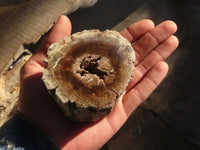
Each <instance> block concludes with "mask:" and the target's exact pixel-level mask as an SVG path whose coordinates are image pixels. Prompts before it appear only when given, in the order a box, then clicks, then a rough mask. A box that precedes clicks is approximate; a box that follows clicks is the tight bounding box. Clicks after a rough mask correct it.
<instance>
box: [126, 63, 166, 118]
mask: <svg viewBox="0 0 200 150" xmlns="http://www.w3.org/2000/svg"><path fill="white" fill-rule="evenodd" d="M167 72H168V65H167V63H165V62H163V61H161V62H158V63H157V64H156V65H155V66H154V67H153V68H152V69H151V70H150V71H149V72H148V73H147V74H146V75H145V76H144V78H143V79H142V80H141V81H140V82H139V84H137V85H136V86H135V87H134V88H132V89H131V90H130V91H129V92H127V93H126V94H125V95H124V98H123V101H122V102H123V104H124V110H125V112H126V114H127V116H129V115H130V114H131V113H132V111H133V110H135V109H136V108H137V106H138V105H140V104H141V103H142V102H144V100H146V99H147V97H148V96H149V95H150V94H151V93H152V92H153V90H154V89H155V88H156V87H157V86H158V85H159V84H160V82H161V81H162V80H163V79H164V77H165V76H166V74H167Z"/></svg>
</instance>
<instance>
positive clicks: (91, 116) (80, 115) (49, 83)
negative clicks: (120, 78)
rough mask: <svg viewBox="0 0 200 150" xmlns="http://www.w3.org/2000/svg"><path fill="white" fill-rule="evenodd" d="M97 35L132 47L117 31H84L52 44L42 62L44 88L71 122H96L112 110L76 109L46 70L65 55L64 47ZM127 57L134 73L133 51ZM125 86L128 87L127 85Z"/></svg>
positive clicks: (75, 105)
mask: <svg viewBox="0 0 200 150" xmlns="http://www.w3.org/2000/svg"><path fill="white" fill-rule="evenodd" d="M98 34H101V35H102V36H104V37H106V38H115V39H116V38H117V39H119V40H118V42H119V44H120V45H126V46H130V47H132V46H131V43H130V42H129V41H128V40H127V39H125V38H124V37H122V36H121V34H120V33H118V32H117V31H112V30H106V31H103V32H101V31H99V30H84V31H82V32H77V33H74V34H72V35H71V36H66V37H64V38H63V39H62V40H60V41H58V42H56V43H54V44H52V45H51V46H50V47H49V49H48V52H47V55H48V59H46V60H44V64H45V66H46V67H47V68H46V69H44V71H43V77H42V80H43V81H44V83H45V86H46V88H47V89H48V91H49V93H50V94H51V95H52V96H53V97H54V99H55V100H56V102H57V104H58V105H59V106H60V107H61V109H62V110H63V112H64V113H65V115H66V116H68V117H70V118H71V119H73V120H76V121H80V122H93V121H97V120H99V119H100V118H102V117H103V116H105V115H107V114H109V113H110V112H111V111H112V108H107V109H102V110H98V109H93V108H92V107H91V108H90V107H83V108H80V107H78V106H77V104H76V102H73V101H72V100H69V99H66V98H64V96H63V95H62V89H61V88H59V87H58V85H57V83H56V81H55V80H54V79H53V73H52V72H50V71H48V68H49V67H50V68H54V66H55V65H52V64H51V62H52V61H53V60H57V61H56V62H58V61H59V59H60V57H62V56H64V55H65V53H66V51H67V49H68V48H64V47H65V46H66V45H70V44H74V43H76V42H77V41H79V40H82V39H86V38H90V37H93V36H97V35H98ZM61 49H62V50H61ZM58 50H59V51H58ZM60 50H61V51H60ZM129 57H132V58H130V59H133V71H134V62H135V52H134V50H133V51H132V55H131V56H130V55H129ZM130 80H131V79H130ZM126 86H128V83H127V85H126ZM121 94H122V93H121ZM62 99H65V102H62ZM86 116H87V117H86Z"/></svg>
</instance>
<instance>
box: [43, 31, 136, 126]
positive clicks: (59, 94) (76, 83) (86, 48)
mask: <svg viewBox="0 0 200 150" xmlns="http://www.w3.org/2000/svg"><path fill="white" fill-rule="evenodd" d="M134 62H135V53H134V50H133V49H132V46H131V44H130V43H129V42H128V41H127V40H126V39H125V38H123V37H122V36H121V35H120V34H119V33H118V32H116V31H109V30H106V31H104V32H100V31H99V30H89V31H87V30H85V31H83V32H79V33H75V34H73V35H72V36H68V37H65V38H64V39H62V40H61V41H59V42H57V43H55V44H53V45H52V46H51V47H50V48H49V50H48V60H45V65H46V69H45V70H44V72H43V78H42V79H43V81H44V83H45V85H46V87H47V89H48V90H49V92H50V94H51V95H52V96H53V97H54V98H55V100H56V102H57V103H58V105H59V106H60V107H61V108H62V110H63V112H64V113H65V114H66V116H68V117H70V118H72V119H74V120H77V121H80V122H91V121H97V120H99V119H100V118H102V117H103V116H105V115H107V114H108V113H109V112H111V111H112V108H113V107H114V105H115V103H116V101H117V99H118V97H119V96H120V95H121V94H122V93H123V92H124V90H125V88H126V87H127V85H128V83H129V81H130V80H131V79H132V75H133V70H134Z"/></svg>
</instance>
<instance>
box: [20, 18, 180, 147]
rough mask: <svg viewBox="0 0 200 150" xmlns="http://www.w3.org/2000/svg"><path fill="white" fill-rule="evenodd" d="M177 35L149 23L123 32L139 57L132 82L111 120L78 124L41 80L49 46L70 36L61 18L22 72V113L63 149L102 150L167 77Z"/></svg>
mask: <svg viewBox="0 0 200 150" xmlns="http://www.w3.org/2000/svg"><path fill="white" fill-rule="evenodd" d="M176 30H177V27H176V24H175V23H173V22H172V21H165V22H163V23H161V24H159V25H158V26H156V27H154V24H153V22H152V21H150V20H142V21H139V22H137V23H135V24H132V25H131V26H129V27H128V28H126V29H124V30H123V31H122V32H121V34H122V35H123V36H124V37H125V38H127V39H128V40H129V41H130V42H131V43H134V44H133V48H134V50H135V52H136V60H137V61H136V63H135V71H134V76H133V79H132V81H131V82H130V83H129V85H128V87H127V89H126V91H125V93H124V95H123V96H121V97H120V98H119V100H118V102H117V104H116V106H115V107H114V109H113V111H112V112H111V113H110V114H109V115H108V116H106V117H104V118H103V119H101V120H100V121H98V122H96V123H77V122H73V121H71V120H69V119H67V118H66V117H65V116H64V114H63V113H62V112H61V111H60V109H59V108H58V106H57V105H56V103H55V101H54V100H53V99H52V97H51V96H50V95H49V94H48V92H47V90H46V88H45V86H44V84H43V82H42V80H41V77H42V71H43V69H44V65H43V60H44V59H45V58H47V55H46V52H47V49H48V47H49V46H50V45H51V44H52V43H54V42H57V41H58V40H60V39H62V38H63V37H64V36H67V35H70V33H71V23H70V21H69V19H68V18H67V17H66V16H61V17H60V18H59V19H58V21H57V23H56V24H55V25H54V27H53V29H52V30H51V31H50V33H49V34H48V35H47V36H46V37H45V39H44V40H43V42H42V44H41V45H40V47H39V48H38V50H37V51H36V52H35V53H34V54H33V56H32V57H31V58H30V59H29V61H28V62H27V63H26V64H25V65H24V66H23V68H22V69H21V90H20V99H19V105H18V111H19V112H21V113H22V114H23V115H24V116H25V117H26V118H27V119H28V120H30V121H31V122H32V123H33V124H34V125H35V126H36V127H38V128H39V129H40V130H41V131H43V132H44V133H45V134H46V135H48V136H50V137H51V138H52V139H53V140H54V141H55V142H56V144H57V145H58V146H59V147H60V148H61V149H73V150H74V149H82V150H83V149H87V150H88V149H99V148H100V147H101V146H102V145H103V144H105V143H106V142H107V141H108V140H109V139H110V138H111V137H112V136H113V135H114V134H115V133H116V132H117V131H118V130H119V129H120V127H121V126H122V125H123V124H124V123H125V121H126V120H127V118H128V117H129V116H130V114H131V113H132V112H133V111H134V110H135V109H136V108H137V107H138V106H139V105H140V104H141V103H142V102H143V101H144V100H146V99H147V97H148V96H149V95H150V94H151V93H152V91H153V90H154V89H155V88H156V87H157V86H158V85H159V83H160V82H161V81H162V80H163V78H164V77H165V76H166V74H167V71H168V65H167V63H165V62H164V60H165V59H166V58H167V57H168V56H169V55H170V54H171V53H172V52H173V51H174V50H175V49H176V48H177V46H178V39H177V38H176V37H175V36H174V35H173V34H174V33H175V32H176Z"/></svg>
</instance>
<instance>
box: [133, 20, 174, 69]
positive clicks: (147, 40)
mask: <svg viewBox="0 0 200 150" xmlns="http://www.w3.org/2000/svg"><path fill="white" fill-rule="evenodd" d="M176 30H177V26H176V24H175V23H174V22H172V21H165V22H163V23H161V24H159V25H158V26H156V27H155V28H153V29H152V30H150V31H149V32H147V33H145V35H144V36H142V37H141V38H140V39H139V40H138V41H137V42H136V43H135V44H134V45H133V49H134V50H135V52H136V54H135V55H136V60H137V61H136V63H135V65H137V64H138V63H139V62H141V61H142V60H143V59H144V58H145V57H146V56H147V55H148V54H149V53H150V52H151V51H152V50H153V49H155V48H156V47H157V46H158V45H159V44H161V43H162V42H163V41H165V40H166V39H167V38H169V37H170V36H171V35H172V34H174V33H175V32H176Z"/></svg>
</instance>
